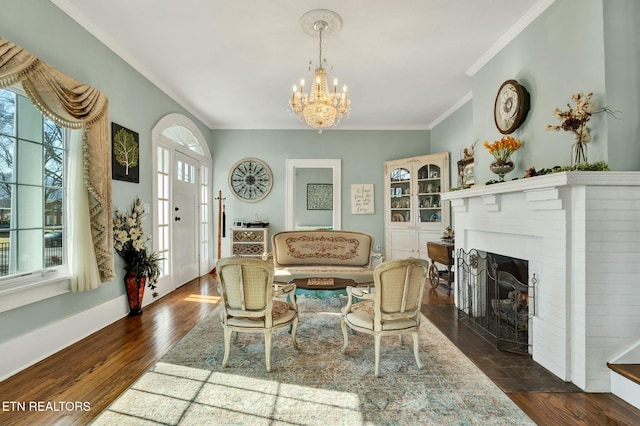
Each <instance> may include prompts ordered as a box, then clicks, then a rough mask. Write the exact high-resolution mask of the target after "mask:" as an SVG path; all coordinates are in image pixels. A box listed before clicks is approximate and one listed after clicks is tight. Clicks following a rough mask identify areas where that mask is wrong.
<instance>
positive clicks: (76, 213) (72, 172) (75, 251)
mask: <svg viewBox="0 0 640 426" xmlns="http://www.w3.org/2000/svg"><path fill="white" fill-rule="evenodd" d="M84 136H85V132H84V130H73V131H71V140H70V144H69V161H68V165H69V166H68V167H67V182H68V183H67V233H68V236H69V238H68V245H67V250H68V259H69V272H70V274H71V291H86V290H92V289H94V288H97V287H99V286H100V284H101V280H100V271H99V270H98V263H97V262H96V253H95V251H94V250H93V239H92V238H91V233H90V232H87V231H88V230H89V229H91V217H90V215H89V193H88V192H87V188H86V187H85V186H84V179H83V176H84V167H83V164H84V161H83V157H84V152H83V149H82V147H83V145H84V144H83V141H84Z"/></svg>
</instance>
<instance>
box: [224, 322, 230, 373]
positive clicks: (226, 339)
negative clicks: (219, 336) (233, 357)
mask: <svg viewBox="0 0 640 426" xmlns="http://www.w3.org/2000/svg"><path fill="white" fill-rule="evenodd" d="M231 333H232V331H231V330H230V329H228V328H225V329H224V358H223V359H222V367H226V366H227V363H228V362H229V351H230V350H231Z"/></svg>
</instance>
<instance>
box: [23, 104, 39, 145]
mask: <svg viewBox="0 0 640 426" xmlns="http://www.w3.org/2000/svg"><path fill="white" fill-rule="evenodd" d="M18 137H19V138H20V139H26V140H29V141H33V142H40V143H42V114H40V111H38V110H37V109H36V108H35V107H34V106H33V104H32V103H31V101H30V100H29V99H27V98H25V97H24V96H18Z"/></svg>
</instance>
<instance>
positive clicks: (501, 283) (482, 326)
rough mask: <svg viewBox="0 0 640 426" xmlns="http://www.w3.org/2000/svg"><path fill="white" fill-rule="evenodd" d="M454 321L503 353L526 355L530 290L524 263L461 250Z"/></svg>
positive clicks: (473, 250) (527, 349)
mask: <svg viewBox="0 0 640 426" xmlns="http://www.w3.org/2000/svg"><path fill="white" fill-rule="evenodd" d="M456 267H457V278H458V283H457V287H456V288H457V304H458V319H459V320H460V321H463V322H464V323H466V324H468V325H469V326H471V327H472V328H473V329H474V330H475V331H476V332H477V333H478V334H480V335H481V336H483V337H484V338H486V339H487V340H489V341H491V342H492V343H494V344H495V345H496V348H497V349H499V350H503V351H509V352H514V353H519V354H523V355H529V354H530V351H529V346H530V341H531V337H532V336H531V334H530V327H529V325H530V322H531V318H532V316H533V313H534V303H535V297H534V296H535V295H534V287H533V286H532V285H531V286H530V285H527V284H525V283H526V282H528V281H529V279H528V262H527V261H524V260H520V259H515V258H510V257H505V256H501V255H496V254H491V253H485V252H482V251H479V250H475V249H472V250H470V251H469V252H468V253H467V252H466V251H464V250H463V249H460V250H458V252H457V253H456Z"/></svg>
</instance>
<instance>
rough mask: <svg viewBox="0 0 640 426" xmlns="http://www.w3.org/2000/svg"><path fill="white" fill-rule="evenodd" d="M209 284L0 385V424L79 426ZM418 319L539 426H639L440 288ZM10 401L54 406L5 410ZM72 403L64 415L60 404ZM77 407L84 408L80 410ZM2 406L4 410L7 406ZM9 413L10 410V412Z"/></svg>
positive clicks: (191, 314) (147, 360) (137, 368)
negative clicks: (515, 348) (493, 333)
mask: <svg viewBox="0 0 640 426" xmlns="http://www.w3.org/2000/svg"><path fill="white" fill-rule="evenodd" d="M217 302H218V295H217V293H216V290H215V284H214V282H213V280H212V279H211V278H210V277H208V276H205V277H202V278H200V279H196V280H194V281H192V282H190V283H188V284H186V285H184V286H182V287H181V288H180V289H178V290H177V291H175V292H173V293H172V294H169V295H167V296H165V297H164V298H162V299H161V300H159V301H158V302H156V303H153V304H152V305H151V306H148V307H146V308H145V311H144V314H143V315H141V316H139V317H133V318H123V319H121V320H119V321H117V322H115V323H114V324H112V325H110V326H108V327H106V328H104V329H102V330H100V331H98V332H97V333H94V334H93V335H91V336H89V337H87V338H86V339H83V340H82V341H80V342H78V343H76V344H74V345H72V346H71V347H69V348H67V349H65V350H63V351H61V352H58V353H56V354H55V355H52V356H51V357H49V358H47V359H45V360H43V361H41V362H40V363H38V364H36V365H34V366H32V367H30V368H28V369H26V370H24V371H22V372H20V373H18V374H16V375H15V376H13V377H10V378H9V379H7V380H5V381H3V382H1V383H0V403H1V404H2V406H0V425H84V424H87V423H88V422H90V421H91V419H93V418H94V417H95V416H96V415H98V414H99V413H100V412H101V411H102V410H103V409H104V408H106V407H107V406H108V405H109V404H110V403H111V402H112V401H113V400H114V399H115V398H116V397H117V396H118V395H119V394H120V393H122V392H123V391H124V390H125V389H126V388H127V387H128V386H130V385H131V383H133V381H135V380H136V379H137V378H138V377H139V376H140V375H141V374H142V373H143V372H144V371H145V370H146V369H147V368H149V367H150V366H151V365H152V364H154V363H155V362H156V361H157V360H158V359H159V358H160V357H161V356H162V355H163V354H164V353H165V352H166V351H167V350H168V349H169V348H170V347H171V346H172V345H173V344H175V343H176V342H177V341H179V340H180V339H181V338H182V337H183V336H184V335H185V334H186V333H188V332H189V330H191V328H192V327H193V326H195V325H196V324H197V323H198V322H199V321H200V320H202V319H203V318H204V317H205V316H207V315H208V314H209V313H210V312H211V311H212V310H213V309H214V308H215V306H216V304H217ZM423 302H424V303H423V309H422V311H423V313H424V314H425V316H427V317H428V318H429V319H430V320H431V321H432V322H433V323H434V324H435V325H436V326H437V327H438V328H439V329H440V330H441V331H442V332H443V333H444V334H445V335H446V336H447V337H448V338H449V339H451V341H453V342H454V343H455V344H456V346H458V347H459V348H460V349H461V350H462V352H464V353H465V354H466V355H467V356H468V357H469V358H470V359H471V360H472V361H473V362H474V363H475V364H476V365H478V367H479V368H480V369H482V370H483V371H484V372H485V373H486V374H487V375H488V376H489V377H490V378H491V379H492V380H493V381H494V382H495V383H496V384H497V385H498V386H499V387H500V388H501V389H502V390H503V391H504V392H505V393H507V394H508V395H509V397H510V398H511V399H512V400H513V401H515V403H516V404H518V405H519V406H520V407H521V408H522V409H523V410H524V411H525V412H526V413H527V414H528V415H529V416H530V417H531V418H532V419H533V420H534V421H535V422H536V423H538V424H539V425H638V424H640V410H637V409H635V408H634V407H632V406H631V405H629V404H627V403H625V402H624V401H622V400H620V399H619V398H617V397H615V396H613V395H611V394H589V393H584V392H581V391H580V390H579V389H577V388H576V387H575V386H574V385H571V384H566V383H564V382H562V381H560V380H559V379H557V378H555V377H554V376H553V375H552V374H550V373H549V372H548V371H546V370H545V369H544V368H542V367H540V366H539V365H537V364H536V363H535V362H533V361H532V360H531V359H529V358H528V357H524V356H521V355H514V354H510V353H506V352H500V351H497V350H496V349H495V348H494V347H493V345H492V344H490V343H489V342H487V341H486V340H484V339H482V338H481V337H479V336H478V335H477V334H476V333H474V332H473V331H472V330H470V329H468V328H467V327H466V326H464V325H462V324H460V323H458V321H457V319H456V310H455V307H454V306H453V298H452V297H448V296H447V295H446V291H445V289H444V286H441V287H440V288H438V289H437V290H433V289H431V288H430V286H428V287H427V289H426V290H425V296H424V301H423ZM12 402H27V404H29V402H34V403H38V402H40V403H42V404H46V403H47V402H51V403H56V404H58V405H50V406H46V405H43V406H40V407H33V408H34V409H32V410H29V405H27V410H26V411H21V410H16V409H14V410H12V409H11V406H12ZM62 402H66V403H69V402H71V403H75V402H79V403H80V404H79V408H80V409H76V410H71V411H68V410H66V409H64V408H65V407H66V406H65V405H61V404H60V403H62ZM83 403H84V404H83ZM7 404H8V405H7ZM13 407H14V408H16V406H15V405H13Z"/></svg>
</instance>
